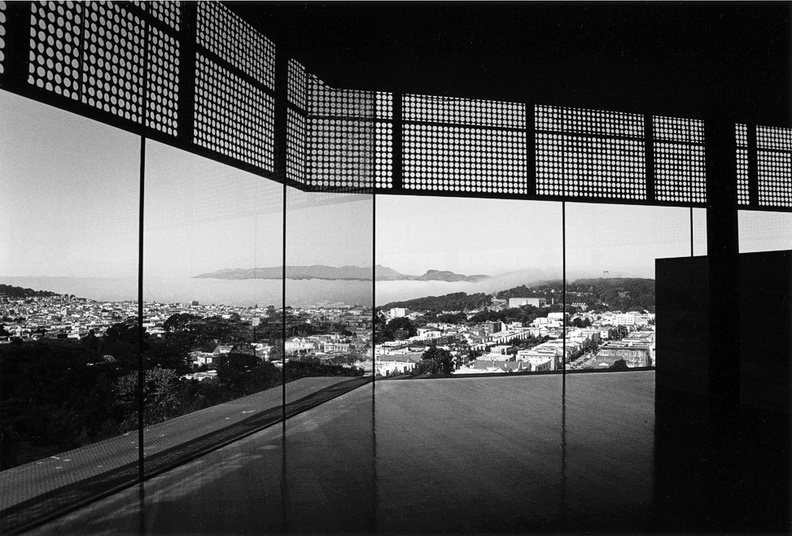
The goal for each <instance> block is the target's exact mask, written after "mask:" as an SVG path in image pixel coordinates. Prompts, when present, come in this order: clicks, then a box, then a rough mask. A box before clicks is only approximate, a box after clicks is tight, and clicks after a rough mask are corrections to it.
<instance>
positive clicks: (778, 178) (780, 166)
mask: <svg viewBox="0 0 792 536" xmlns="http://www.w3.org/2000/svg"><path fill="white" fill-rule="evenodd" d="M757 169H758V175H759V177H758V179H759V181H758V182H759V185H758V186H759V204H760V205H763V206H769V207H792V153H788V152H771V151H758V153H757Z"/></svg>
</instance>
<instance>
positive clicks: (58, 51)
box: [28, 2, 87, 100]
mask: <svg viewBox="0 0 792 536" xmlns="http://www.w3.org/2000/svg"><path fill="white" fill-rule="evenodd" d="M86 6H87V4H78V3H73V2H70V3H58V4H56V3H55V2H34V3H33V4H31V7H30V10H31V12H30V24H31V32H30V54H31V57H30V64H29V72H28V83H29V84H31V85H34V86H36V87H38V88H40V89H45V90H47V91H51V92H53V93H56V94H58V95H63V96H64V97H68V98H70V99H75V100H80V90H81V76H80V71H81V69H82V62H81V50H82V43H81V40H82V39H81V36H82V26H83V16H84V8H85V7H86Z"/></svg>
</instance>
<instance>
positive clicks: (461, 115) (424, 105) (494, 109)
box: [402, 94, 525, 129]
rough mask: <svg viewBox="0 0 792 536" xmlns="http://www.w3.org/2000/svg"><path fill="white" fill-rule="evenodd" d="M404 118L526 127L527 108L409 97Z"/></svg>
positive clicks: (452, 99)
mask: <svg viewBox="0 0 792 536" xmlns="http://www.w3.org/2000/svg"><path fill="white" fill-rule="evenodd" d="M402 115H403V119H404V121H415V122H422V123H441V124H446V125H449V124H451V125H466V126H481V127H496V128H512V129H520V128H522V129H524V128H525V105H524V104H522V103H519V102H502V101H489V100H480V99H462V98H457V97H440V96H434V95H411V94H407V95H404V96H403V97H402Z"/></svg>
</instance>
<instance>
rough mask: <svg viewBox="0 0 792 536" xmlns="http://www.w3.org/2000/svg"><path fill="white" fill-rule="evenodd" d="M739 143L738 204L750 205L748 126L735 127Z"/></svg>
mask: <svg viewBox="0 0 792 536" xmlns="http://www.w3.org/2000/svg"><path fill="white" fill-rule="evenodd" d="M734 135H735V138H736V139H735V141H736V143H737V203H738V204H740V205H748V204H749V203H750V191H749V186H748V125H746V124H744V123H738V124H736V125H735V126H734Z"/></svg>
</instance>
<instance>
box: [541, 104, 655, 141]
mask: <svg viewBox="0 0 792 536" xmlns="http://www.w3.org/2000/svg"><path fill="white" fill-rule="evenodd" d="M534 113H535V118H536V123H535V125H536V130H537V131H538V132H564V133H570V134H596V135H599V136H611V137H627V138H636V139H642V138H643V137H644V123H643V116H642V115H639V114H628V113H624V112H614V111H607V110H588V109H584V108H565V107H561V106H543V105H537V106H536V107H535V109H534Z"/></svg>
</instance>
